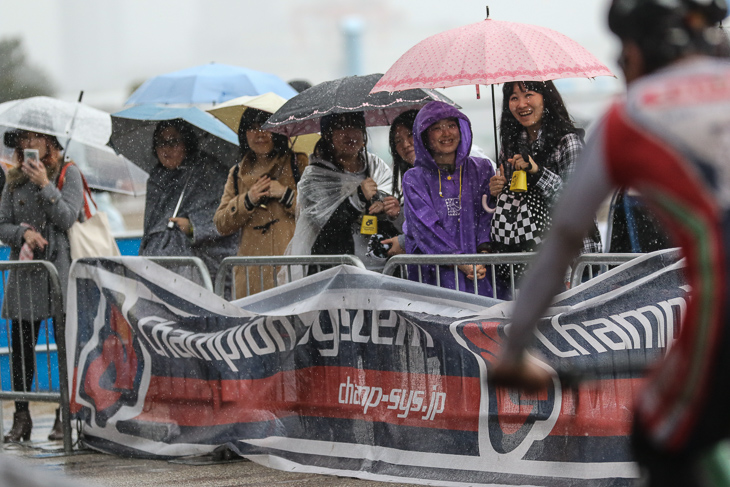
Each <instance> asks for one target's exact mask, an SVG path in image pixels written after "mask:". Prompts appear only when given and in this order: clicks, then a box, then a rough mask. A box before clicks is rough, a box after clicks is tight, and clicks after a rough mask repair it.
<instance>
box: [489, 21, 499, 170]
mask: <svg viewBox="0 0 730 487" xmlns="http://www.w3.org/2000/svg"><path fill="white" fill-rule="evenodd" d="M487 9H489V7H487ZM487 12H489V10H487ZM487 15H489V14H488V13H487ZM490 86H491V88H492V123H493V124H494V162H495V163H496V164H498V162H497V159H499V149H498V148H497V105H496V104H495V102H494V85H490Z"/></svg>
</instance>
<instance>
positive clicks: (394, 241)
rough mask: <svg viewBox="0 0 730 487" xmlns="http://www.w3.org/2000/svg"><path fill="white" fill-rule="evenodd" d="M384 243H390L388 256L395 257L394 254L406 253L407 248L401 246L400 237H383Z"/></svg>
mask: <svg viewBox="0 0 730 487" xmlns="http://www.w3.org/2000/svg"><path fill="white" fill-rule="evenodd" d="M382 243H383V244H390V248H389V249H388V257H393V256H394V255H400V254H405V253H406V249H404V248H403V247H401V246H400V242H399V241H398V237H393V238H386V239H383V240H382Z"/></svg>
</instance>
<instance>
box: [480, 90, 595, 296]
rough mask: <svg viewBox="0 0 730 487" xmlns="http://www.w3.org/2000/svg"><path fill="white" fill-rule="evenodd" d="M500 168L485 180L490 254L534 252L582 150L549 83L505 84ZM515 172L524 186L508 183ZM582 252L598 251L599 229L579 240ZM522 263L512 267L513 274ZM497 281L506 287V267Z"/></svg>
mask: <svg viewBox="0 0 730 487" xmlns="http://www.w3.org/2000/svg"><path fill="white" fill-rule="evenodd" d="M502 93H503V102H502V120H501V123H500V142H501V146H502V150H501V151H500V155H499V169H498V171H497V174H496V175H495V176H493V177H492V178H491V179H490V181H489V192H490V195H491V198H490V200H491V201H490V206H492V207H495V206H496V208H495V212H494V218H492V227H491V234H490V236H491V243H490V252H492V253H512V252H534V251H536V250H537V247H538V246H539V245H540V243H541V242H542V240H543V236H544V234H545V232H546V231H547V229H548V228H549V226H550V221H551V220H550V210H551V208H552V205H553V203H554V202H555V199H556V197H557V195H558V194H559V193H560V191H561V189H562V188H563V185H564V183H565V181H566V180H567V179H568V177H569V176H570V174H571V173H572V172H573V170H574V169H575V162H576V159H577V158H578V154H579V153H580V151H581V149H582V148H583V133H584V132H583V130H582V129H579V128H577V127H576V126H575V124H574V122H573V120H572V119H571V117H570V115H569V114H568V110H567V109H566V108H565V104H564V103H563V99H562V97H561V96H560V93H559V92H558V90H557V88H555V85H554V84H553V82H552V81H545V82H540V81H524V82H509V83H505V84H504V87H503V89H502ZM516 171H524V172H525V173H526V174H525V176H526V181H527V188H526V190H525V189H524V188H516V187H514V186H512V187H511V184H510V181H512V178H513V175H514V174H515V172H516ZM583 251H584V252H600V251H601V239H600V235H599V233H598V229H597V228H594V231H593V232H592V233H591V235H589V236H586V238H585V239H584V246H583ZM523 271H524V267H523V266H520V268H519V269H518V268H517V266H516V267H515V277H516V278H518V277H520V276H521V275H522V272H523ZM497 276H498V280H499V281H501V284H502V285H503V286H504V287H505V288H509V287H510V285H511V282H510V276H509V269H508V268H507V266H499V267H497Z"/></svg>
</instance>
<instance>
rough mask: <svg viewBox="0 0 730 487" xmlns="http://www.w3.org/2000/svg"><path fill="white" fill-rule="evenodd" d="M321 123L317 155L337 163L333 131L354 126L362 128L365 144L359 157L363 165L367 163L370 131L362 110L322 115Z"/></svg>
mask: <svg viewBox="0 0 730 487" xmlns="http://www.w3.org/2000/svg"><path fill="white" fill-rule="evenodd" d="M319 125H320V134H321V135H322V137H321V138H320V139H319V140H318V141H317V145H315V146H314V155H315V156H317V157H319V158H321V159H324V160H325V161H328V162H331V163H332V164H335V165H336V164H337V161H336V160H335V147H334V145H333V144H332V133H333V132H334V131H335V130H337V129H342V128H347V127H354V128H356V129H360V130H362V133H363V140H364V141H365V144H363V148H362V150H361V151H360V153H359V154H358V157H359V158H360V161H361V162H362V163H363V165H366V164H367V156H366V154H367V147H368V132H367V130H366V128H365V115H364V114H363V113H362V112H349V113H333V114H331V115H325V116H324V117H322V120H321V121H320V123H319Z"/></svg>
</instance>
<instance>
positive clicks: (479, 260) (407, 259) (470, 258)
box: [383, 252, 536, 298]
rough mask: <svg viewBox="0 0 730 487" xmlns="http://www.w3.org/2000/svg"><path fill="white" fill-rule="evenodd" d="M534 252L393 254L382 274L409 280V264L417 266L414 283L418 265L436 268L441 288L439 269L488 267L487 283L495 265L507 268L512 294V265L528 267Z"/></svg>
mask: <svg viewBox="0 0 730 487" xmlns="http://www.w3.org/2000/svg"><path fill="white" fill-rule="evenodd" d="M535 255H536V254H535V253H532V252H524V253H512V254H442V255H435V254H428V255H426V254H418V255H416V254H409V255H403V254H402V255H396V256H393V257H391V258H390V259H389V260H388V262H387V263H386V264H385V269H383V274H385V275H389V276H392V275H393V274H394V273H395V271H396V270H397V269H400V271H401V276H402V277H405V278H409V277H410V276H409V272H410V270H409V268H408V266H409V265H415V266H418V267H417V273H418V282H423V270H422V268H421V266H424V265H428V266H433V265H435V266H436V286H439V287H440V286H441V282H440V281H441V276H440V273H441V266H449V267H452V268H453V271H454V273H455V274H456V273H458V266H460V265H471V266H472V269H475V268H476V266H477V265H483V266H485V267H488V269H487V277H488V278H489V279H487V280H488V281H489V282H490V283H494V282H495V281H496V278H497V276H496V266H497V265H506V266H509V273H510V291H511V295H512V296H514V294H515V265H520V264H529V263H530V262H532V260H533V259H534V257H535ZM473 283H474V294H479V283H480V280H479V279H477V278H476V272H475V275H474V280H473ZM456 290H457V291H459V281H458V280H456ZM492 297H494V298H496V297H497V287H496V286H492Z"/></svg>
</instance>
